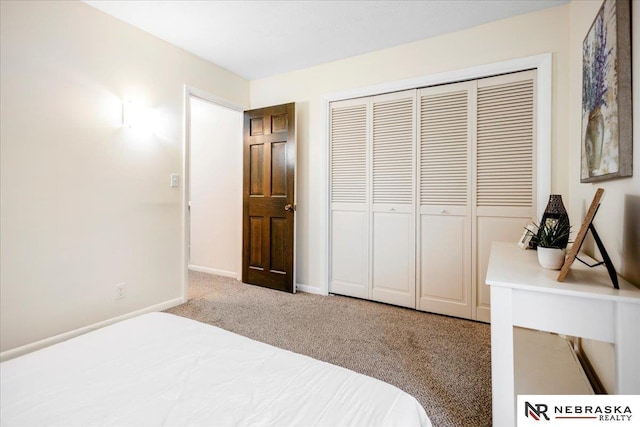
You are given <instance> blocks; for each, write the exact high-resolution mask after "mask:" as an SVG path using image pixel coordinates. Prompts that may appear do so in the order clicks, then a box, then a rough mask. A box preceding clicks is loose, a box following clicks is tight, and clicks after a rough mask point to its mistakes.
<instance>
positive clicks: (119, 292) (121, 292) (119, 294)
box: [116, 283, 125, 299]
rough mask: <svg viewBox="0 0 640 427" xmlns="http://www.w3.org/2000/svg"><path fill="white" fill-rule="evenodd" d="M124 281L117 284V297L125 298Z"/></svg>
mask: <svg viewBox="0 0 640 427" xmlns="http://www.w3.org/2000/svg"><path fill="white" fill-rule="evenodd" d="M124 285H125V284H124V283H120V284H118V285H116V299H124Z"/></svg>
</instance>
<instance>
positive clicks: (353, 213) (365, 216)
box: [329, 98, 370, 298]
mask: <svg viewBox="0 0 640 427" xmlns="http://www.w3.org/2000/svg"><path fill="white" fill-rule="evenodd" d="M369 106H370V100H369V99H368V98H364V99H353V100H347V101H340V102H332V103H331V106H330V152H329V157H330V161H329V168H330V171H329V176H330V206H331V209H330V212H331V218H330V221H331V227H330V230H331V249H330V250H331V257H330V263H331V267H330V278H329V291H330V292H332V293H337V294H341V295H348V296H353V297H358V298H370V286H369V200H368V196H367V194H368V185H369V184H368V176H369V159H368V157H369V156H368V152H369V150H368V148H367V147H368V135H369V118H368V115H369V113H370V111H369V110H370V109H369Z"/></svg>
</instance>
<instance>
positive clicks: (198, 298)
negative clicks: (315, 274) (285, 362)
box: [167, 272, 491, 427]
mask: <svg viewBox="0 0 640 427" xmlns="http://www.w3.org/2000/svg"><path fill="white" fill-rule="evenodd" d="M189 298H190V299H189V301H188V302H187V303H185V304H182V305H179V306H177V307H174V308H172V309H169V310H167V312H169V313H173V314H177V315H180V316H184V317H189V318H191V319H194V320H198V321H200V322H204V323H208V324H211V325H214V326H218V327H220V328H223V329H226V330H229V331H232V332H235V333H237V334H240V335H244V336H246V337H249V338H252V339H254V340H257V341H262V342H265V343H267V344H271V345H274V346H276V347H280V348H284V349H287V350H290V351H294V352H296V353H300V354H304V355H307V356H311V357H313V358H316V359H319V360H323V361H325V362H329V363H333V364H335V365H338V366H342V367H345V368H348V369H351V370H353V371H356V372H360V373H362V374H365V375H368V376H371V377H375V378H378V379H380V380H382V381H385V382H387V383H390V384H393V385H395V386H396V387H398V388H400V389H402V390H404V391H406V392H407V393H409V394H411V395H413V396H415V397H416V399H418V401H419V402H420V403H421V404H422V405H423V406H424V408H425V410H426V411H427V414H428V415H429V418H430V419H431V421H432V422H433V424H434V426H436V427H449V426H450V427H467V426H468V427H483V426H490V425H491V347H490V341H491V340H490V327H489V325H486V324H483V323H477V322H472V321H467V320H461V319H456V318H452V317H447V316H440V315H435V314H430V313H423V312H420V311H415V310H410V309H405V308H400V307H394V306H390V305H386V304H380V303H376V302H371V301H363V300H359V299H355V298H348V297H342V296H329V297H325V296H320V295H312V294H306V293H297V294H287V293H284V292H279V291H273V290H270V289H264V288H261V287H258V286H251V285H246V284H243V283H241V282H239V281H237V280H234V279H230V278H226V277H220V276H214V275H210V274H205V273H198V272H190V273H189Z"/></svg>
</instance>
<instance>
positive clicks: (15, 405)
mask: <svg viewBox="0 0 640 427" xmlns="http://www.w3.org/2000/svg"><path fill="white" fill-rule="evenodd" d="M0 424H1V425H2V426H3V427H5V426H6V427H9V426H21V427H22V426H29V427H31V426H64V427H71V426H83V427H84V426H423V427H427V426H431V422H430V421H429V419H428V417H427V415H426V413H425V411H424V409H423V408H422V406H421V405H420V404H419V403H418V401H417V400H416V399H415V398H414V397H412V396H410V395H409V394H407V393H405V392H403V391H401V390H399V389H398V388H396V387H394V386H392V385H390V384H387V383H384V382H382V381H379V380H376V379H374V378H371V377H367V376H365V375H362V374H358V373H356V372H353V371H350V370H348V369H344V368H341V367H338V366H335V365H331V364H329V363H325V362H321V361H319V360H315V359H312V358H310V357H306V356H303V355H300V354H296V353H292V352H290V351H286V350H282V349H279V348H276V347H273V346H270V345H267V344H264V343H261V342H257V341H254V340H251V339H249V338H246V337H242V336H240V335H236V334H234V333H231V332H228V331H225V330H223V329H220V328H216V327H214V326H210V325H206V324H203V323H199V322H196V321H193V320H190V319H186V318H183V317H178V316H175V315H172V314H167V313H149V314H145V315H142V316H139V317H135V318H132V319H129V320H125V321H123V322H120V323H116V324H113V325H110V326H107V327H104V328H102V329H98V330H95V331H92V332H90V333H87V334H85V335H81V336H79V337H76V338H73V339H71V340H68V341H65V342H62V343H59V344H56V345H53V346H51V347H48V348H45V349H42V350H39V351H36V352H33V353H30V354H27V355H24V356H21V357H18V358H15V359H11V360H8V361H6V362H3V363H1V364H0Z"/></svg>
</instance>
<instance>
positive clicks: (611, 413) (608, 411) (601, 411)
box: [525, 402, 633, 421]
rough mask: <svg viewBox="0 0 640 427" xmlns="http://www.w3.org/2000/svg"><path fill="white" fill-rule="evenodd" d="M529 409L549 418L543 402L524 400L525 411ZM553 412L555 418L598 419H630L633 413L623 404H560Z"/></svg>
mask: <svg viewBox="0 0 640 427" xmlns="http://www.w3.org/2000/svg"><path fill="white" fill-rule="evenodd" d="M529 411H532V412H533V413H535V414H537V415H538V416H539V417H544V418H545V419H547V420H548V419H549V417H548V416H547V412H548V411H549V408H548V406H547V405H545V404H544V403H542V404H540V403H538V404H535V405H532V404H530V403H529V402H525V412H529ZM553 413H554V415H555V418H591V419H597V420H599V421H631V417H632V415H633V413H632V412H631V408H630V407H628V406H624V405H604V406H600V405H597V406H591V405H564V406H562V405H561V406H553ZM527 415H528V414H527ZM532 415H533V414H532Z"/></svg>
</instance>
